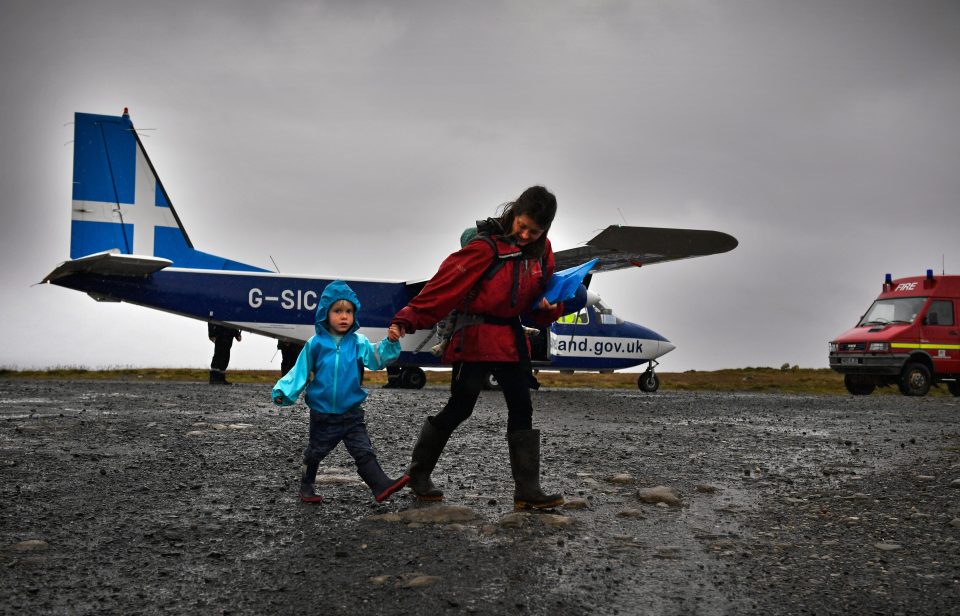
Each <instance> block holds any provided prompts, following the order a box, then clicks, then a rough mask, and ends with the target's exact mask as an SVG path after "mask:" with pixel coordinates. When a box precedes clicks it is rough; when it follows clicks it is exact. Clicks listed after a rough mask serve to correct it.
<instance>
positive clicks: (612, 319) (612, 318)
mask: <svg viewBox="0 0 960 616" xmlns="http://www.w3.org/2000/svg"><path fill="white" fill-rule="evenodd" d="M596 308H597V312H598V313H600V323H601V324H602V325H620V324H622V323H623V319H621V318H620V317H618V316H617V315H615V314H613V310H611V309H610V308H607V307H606V306H605V305H604V304H603V302H597V305H596Z"/></svg>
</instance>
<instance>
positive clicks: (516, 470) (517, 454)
mask: <svg viewBox="0 0 960 616" xmlns="http://www.w3.org/2000/svg"><path fill="white" fill-rule="evenodd" d="M507 444H508V445H509V447H510V468H511V469H512V470H513V481H514V484H515V486H516V488H515V489H514V492H513V506H514V508H515V509H553V508H555V507H559V506H560V505H562V504H563V496H561V495H560V494H545V493H544V491H543V490H542V489H541V488H540V431H539V430H517V431H516V432H511V433H509V434H507Z"/></svg>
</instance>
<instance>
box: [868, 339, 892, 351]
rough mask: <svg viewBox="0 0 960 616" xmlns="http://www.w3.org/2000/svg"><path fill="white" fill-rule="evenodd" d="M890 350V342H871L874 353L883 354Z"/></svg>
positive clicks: (871, 349)
mask: <svg viewBox="0 0 960 616" xmlns="http://www.w3.org/2000/svg"><path fill="white" fill-rule="evenodd" d="M889 350H890V343H889V342H871V343H870V351H872V352H874V353H883V352H886V351H889Z"/></svg>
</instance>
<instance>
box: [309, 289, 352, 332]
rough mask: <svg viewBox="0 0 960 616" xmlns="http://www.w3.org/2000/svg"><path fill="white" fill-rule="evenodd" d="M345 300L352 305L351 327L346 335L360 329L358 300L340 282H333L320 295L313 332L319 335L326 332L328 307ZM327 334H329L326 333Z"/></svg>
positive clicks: (350, 290)
mask: <svg viewBox="0 0 960 616" xmlns="http://www.w3.org/2000/svg"><path fill="white" fill-rule="evenodd" d="M341 299H345V300H347V301H348V302H350V303H351V304H353V327H351V328H350V331H348V332H347V333H348V334H349V333H353V332H355V331H357V330H358V329H360V319H359V318H358V315H359V314H360V298H358V297H357V294H356V293H354V292H353V289H351V288H350V286H349V285H348V284H347V283H345V282H344V281H342V280H334V281H333V282H331V283H330V284H328V285H327V287H326V288H325V289H324V290H323V294H321V295H320V304H319V305H318V306H317V315H316V317H314V320H313V326H314V330H315V331H316V332H317V334H318V335H319V334H320V333H321V332H326V331H327V313H328V312H330V306H333V305H334V304H335V303H337V302H338V301H339V300H341ZM328 333H329V332H328Z"/></svg>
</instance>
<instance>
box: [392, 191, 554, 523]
mask: <svg viewBox="0 0 960 616" xmlns="http://www.w3.org/2000/svg"><path fill="white" fill-rule="evenodd" d="M556 211H557V199H556V197H554V195H553V194H552V193H550V192H549V191H548V190H547V189H546V188H544V187H542V186H532V187H530V188H528V189H526V190H525V191H523V193H522V194H521V195H520V196H519V197H518V198H517V200H516V201H513V202H511V203H507V204H505V205H504V206H502V211H501V214H500V216H499V217H497V218H488V219H487V220H486V221H482V222H478V232H479V235H478V237H477V238H475V239H473V240H472V241H470V242H469V243H467V244H466V245H465V246H464V247H463V248H462V249H461V250H459V251H457V252H455V253H453V254H451V255H450V256H448V257H447V258H446V260H444V262H443V263H442V264H441V265H440V269H439V270H438V271H437V273H436V274H434V276H433V278H431V279H430V281H429V282H427V284H426V285H425V286H424V287H423V290H421V291H420V293H419V294H418V295H417V296H416V297H415V298H413V299H412V300H411V301H410V303H409V304H407V306H406V307H404V308H403V309H401V310H400V311H399V312H398V313H397V314H396V316H394V318H393V320H392V322H391V325H390V327H391V329H394V328H396V329H397V330H398V332H399V333H400V335H401V336H402V335H404V334H409V333H413V332H415V331H416V330H418V329H427V328H430V327H433V326H434V325H435V324H436V323H437V322H438V321H440V320H441V319H443V318H444V317H445V316H447V315H448V314H449V313H450V312H451V311H452V310H454V309H456V310H458V312H459V316H458V317H457V319H458V320H457V324H456V326H455V332H454V333H453V336H452V337H451V339H450V340H449V342H448V343H447V346H446V349H445V350H444V354H443V361H444V363H452V364H453V374H452V379H453V380H452V384H451V388H450V389H451V395H450V399H449V401H448V402H447V404H446V406H445V407H444V408H443V410H441V411H440V412H439V413H437V415H436V416H434V417H427V419H426V421H424V423H423V427H422V428H421V430H420V435H419V437H418V438H417V442H416V444H415V445H414V447H413V454H412V460H411V463H410V468H409V470H408V471H407V474H408V475H410V487H411V489H412V490H413V492H414V493H415V494H416V496H417V497H418V498H420V499H423V500H433V501H436V500H441V499H443V492H442V491H441V490H440V489H439V488H437V487H436V486H435V485H434V484H433V482H432V481H431V479H430V474H431V473H432V472H433V469H434V467H435V466H436V463H437V460H438V459H439V458H440V454H441V453H442V452H443V448H444V447H445V446H446V443H447V440H448V439H449V438H450V435H451V433H453V431H454V430H455V429H456V428H457V427H458V426H459V425H460V424H461V423H463V422H464V421H465V420H466V419H467V418H468V417H470V415H471V414H472V413H473V408H474V406H475V405H476V403H477V398H478V396H479V395H480V390H481V388H482V387H483V382H484V380H485V378H486V375H487V374H489V373H492V374H493V375H494V377H496V379H497V382H498V383H499V385H500V387H501V389H502V390H503V396H504V398H505V399H506V404H507V444H508V447H509V450H510V466H511V469H512V472H513V479H514V483H515V490H514V506H515V507H516V508H518V509H529V508H533V509H549V508H553V507H557V506H559V505H562V504H563V496H561V495H560V494H546V493H544V491H543V490H542V489H541V487H540V431H539V430H534V429H533V405H532V403H531V400H530V377H531V376H532V374H531V372H530V356H529V352H530V350H529V346H528V343H527V340H526V337H525V336H524V334H523V330H522V326H521V322H520V316H521V315H529V316H530V317H531V318H532V319H533V320H534V321H535V322H536V323H538V324H541V325H543V326H549V324H550V323H552V322H553V321H555V320H556V319H557V318H559V317H560V316H561V315H562V314H563V305H562V304H549V303H547V301H546V300H542V301H541V302H540V303H539V304H538V305H536V306H534V305H533V304H534V302H535V301H536V300H537V298H538V297H540V296H541V295H542V294H543V291H544V289H545V287H546V285H547V281H548V280H549V279H550V277H551V276H552V275H553V269H554V261H553V250H552V249H551V247H550V240H548V239H547V232H548V231H549V229H550V225H551V223H552V222H553V218H554V216H555V215H556ZM468 232H469V230H468Z"/></svg>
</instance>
